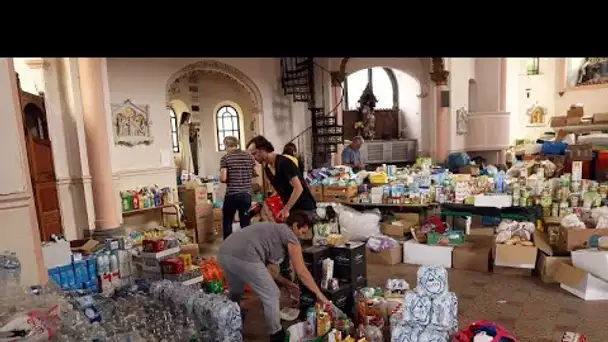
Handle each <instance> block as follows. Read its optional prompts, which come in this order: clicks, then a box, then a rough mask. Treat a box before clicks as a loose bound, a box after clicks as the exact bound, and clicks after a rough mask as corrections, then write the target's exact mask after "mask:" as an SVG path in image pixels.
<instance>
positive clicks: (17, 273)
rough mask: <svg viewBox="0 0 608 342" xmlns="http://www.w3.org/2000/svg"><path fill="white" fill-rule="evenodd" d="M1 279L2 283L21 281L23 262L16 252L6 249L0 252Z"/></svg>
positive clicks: (17, 282)
mask: <svg viewBox="0 0 608 342" xmlns="http://www.w3.org/2000/svg"><path fill="white" fill-rule="evenodd" d="M0 281H1V284H2V285H7V284H8V283H15V284H19V283H20V281H21V262H20V261H19V258H18V257H17V254H16V253H15V252H9V251H5V252H4V253H2V254H0Z"/></svg>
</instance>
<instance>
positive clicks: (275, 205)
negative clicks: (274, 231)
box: [265, 194, 283, 222]
mask: <svg viewBox="0 0 608 342" xmlns="http://www.w3.org/2000/svg"><path fill="white" fill-rule="evenodd" d="M265 204H266V205H267V206H268V209H270V212H271V213H272V217H273V218H274V220H275V222H281V220H280V219H279V213H280V212H281V210H283V201H282V200H281V197H279V195H276V194H275V195H272V196H270V197H268V198H266V201H265Z"/></svg>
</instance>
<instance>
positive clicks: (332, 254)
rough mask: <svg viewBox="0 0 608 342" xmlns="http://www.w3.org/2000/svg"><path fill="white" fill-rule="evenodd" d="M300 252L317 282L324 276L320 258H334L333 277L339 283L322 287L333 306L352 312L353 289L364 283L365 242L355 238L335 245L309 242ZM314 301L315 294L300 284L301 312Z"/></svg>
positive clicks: (361, 286)
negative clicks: (315, 244)
mask: <svg viewBox="0 0 608 342" xmlns="http://www.w3.org/2000/svg"><path fill="white" fill-rule="evenodd" d="M303 254H304V263H305V264H306V266H307V267H308V269H309V271H310V273H311V274H312V276H313V278H314V279H315V282H316V283H317V285H319V286H321V282H322V278H323V260H325V259H331V260H333V262H334V267H333V278H335V279H337V282H338V287H337V288H334V289H324V290H323V293H324V294H325V296H326V297H327V299H329V300H331V301H332V302H333V303H334V305H336V307H338V308H339V309H340V310H342V311H343V312H344V313H346V314H347V315H351V314H352V312H353V306H354V293H355V291H357V290H359V289H361V288H363V287H366V286H367V267H366V256H365V244H364V243H360V242H358V243H348V244H345V245H343V246H337V247H328V246H312V247H308V248H305V249H304V250H303ZM315 302H316V297H315V295H314V294H312V293H311V292H310V291H309V290H308V289H307V288H306V287H305V286H304V285H301V295H300V309H301V314H305V313H306V310H307V309H308V308H309V307H311V306H313V305H314V304H315Z"/></svg>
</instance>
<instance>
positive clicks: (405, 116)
mask: <svg viewBox="0 0 608 342" xmlns="http://www.w3.org/2000/svg"><path fill="white" fill-rule="evenodd" d="M393 72H394V73H395V78H396V79H397V87H398V90H399V112H400V115H401V117H400V118H399V121H400V126H399V128H400V129H399V131H400V132H401V129H405V132H406V137H407V138H410V139H417V140H418V141H422V140H423V137H422V115H421V114H422V113H421V111H422V108H421V107H422V102H421V99H420V98H419V97H418V96H419V95H421V94H420V82H419V81H418V80H417V79H415V78H414V77H412V76H410V75H408V74H406V73H404V72H402V71H400V70H395V69H393Z"/></svg>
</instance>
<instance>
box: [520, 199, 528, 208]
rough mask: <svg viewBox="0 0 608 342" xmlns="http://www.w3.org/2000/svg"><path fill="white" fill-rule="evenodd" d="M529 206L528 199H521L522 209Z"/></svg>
mask: <svg viewBox="0 0 608 342" xmlns="http://www.w3.org/2000/svg"><path fill="white" fill-rule="evenodd" d="M527 204H528V199H527V198H526V197H521V198H520V199H519V206H520V207H526V206H527Z"/></svg>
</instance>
